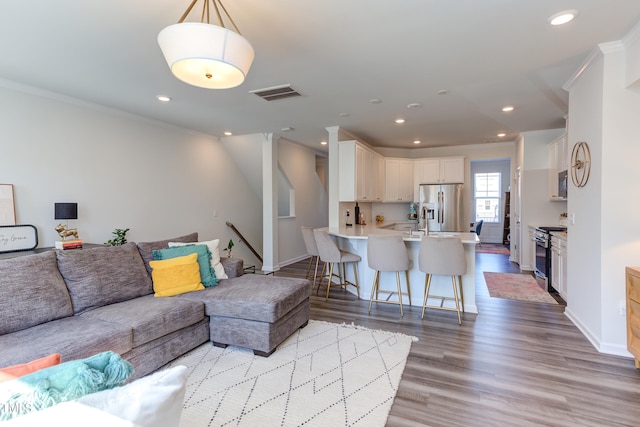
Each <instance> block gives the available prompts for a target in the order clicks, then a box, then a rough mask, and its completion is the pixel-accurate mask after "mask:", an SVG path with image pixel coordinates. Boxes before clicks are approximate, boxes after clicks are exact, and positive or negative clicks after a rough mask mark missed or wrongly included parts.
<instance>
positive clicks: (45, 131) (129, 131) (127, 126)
mask: <svg viewBox="0 0 640 427" xmlns="http://www.w3.org/2000/svg"><path fill="white" fill-rule="evenodd" d="M22 89H23V88H22V87H20V86H17V85H13V84H9V83H7V82H2V87H0V122H1V125H0V156H1V157H0V182H1V183H8V184H14V191H15V201H16V210H17V220H18V223H20V224H33V225H35V226H36V227H37V229H38V233H39V239H40V246H41V247H43V246H52V245H53V242H54V241H55V240H57V239H59V237H58V236H57V234H56V232H55V231H54V230H53V228H54V227H55V225H56V223H57V222H58V221H55V220H54V218H53V205H54V203H55V202H77V203H78V216H79V218H78V220H77V221H72V222H71V224H70V226H77V227H78V229H79V232H80V237H81V238H82V239H83V240H84V241H85V242H88V243H103V242H105V241H106V240H107V239H109V238H111V237H112V236H111V232H112V231H113V230H114V229H115V228H127V227H128V228H130V229H131V231H130V232H129V233H128V235H127V237H128V238H129V240H130V241H149V240H157V239H164V238H170V237H175V236H178V235H181V234H186V233H189V232H192V231H197V232H199V234H200V237H201V239H213V238H221V240H222V242H223V243H225V244H226V241H228V239H229V238H234V240H235V241H236V242H237V239H236V238H235V236H233V235H232V234H231V232H230V230H229V229H228V228H227V226H226V225H225V221H227V220H231V221H232V222H234V223H235V224H236V225H238V226H239V228H240V229H241V230H242V231H243V233H246V236H247V238H248V239H251V240H252V241H256V242H258V243H260V244H261V241H262V239H261V226H260V221H257V222H256V218H255V212H261V203H260V201H259V200H258V199H257V198H256V197H255V194H254V192H253V191H252V189H251V188H250V187H249V185H248V183H247V181H246V180H245V178H244V177H243V175H242V174H241V173H240V171H239V170H238V168H237V167H236V165H235V163H234V162H233V161H232V159H231V157H230V156H229V154H228V152H227V151H226V150H225V148H224V146H223V145H222V144H221V143H220V142H219V141H217V140H215V139H213V138H211V137H207V136H200V135H194V134H191V133H189V132H187V131H185V130H182V129H177V128H173V127H169V126H165V125H162V124H159V123H156V122H151V121H147V120H144V119H141V118H139V117H135V116H131V115H126V114H123V113H118V112H115V111H112V110H108V109H106V108H102V107H98V106H94V105H88V104H82V103H80V102H79V101H74V100H69V99H68V98H64V97H60V96H56V95H52V94H50V93H44V92H38V91H36V90H34V89H29V91H30V92H31V93H27V92H23V91H22ZM234 253H235V254H236V255H237V256H239V257H242V258H245V259H246V260H247V261H248V262H254V261H253V260H252V258H253V256H252V255H251V254H250V253H249V251H248V250H246V248H244V247H243V245H236V247H235V248H234Z"/></svg>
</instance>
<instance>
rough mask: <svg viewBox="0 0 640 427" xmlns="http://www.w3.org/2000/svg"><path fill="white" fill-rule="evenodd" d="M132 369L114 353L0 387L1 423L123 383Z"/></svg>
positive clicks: (52, 368)
mask: <svg viewBox="0 0 640 427" xmlns="http://www.w3.org/2000/svg"><path fill="white" fill-rule="evenodd" d="M131 374H133V367H132V366H131V364H130V363H129V362H127V361H126V360H123V359H122V358H121V357H120V355H118V354H117V353H114V352H112V351H106V352H104V353H99V354H96V355H95V356H91V357H89V358H86V359H81V360H72V361H69V362H65V363H61V364H59V365H56V366H52V367H50V368H45V369H42V370H40V371H36V372H34V373H32V374H29V375H25V376H23V377H20V378H17V379H15V380H12V381H7V382H4V383H2V384H0V420H2V421H5V420H9V419H11V418H14V417H16V416H18V415H23V414H27V413H30V412H34V411H39V410H41V409H44V408H48V407H50V406H53V405H55V404H57V403H60V402H66V401H69V400H73V399H77V398H78V397H80V396H84V395H86V394H89V393H94V392H97V391H101V390H105V389H109V388H113V387H116V386H119V385H121V384H123V383H124V382H125V381H126V379H127V378H129V377H130V376H131Z"/></svg>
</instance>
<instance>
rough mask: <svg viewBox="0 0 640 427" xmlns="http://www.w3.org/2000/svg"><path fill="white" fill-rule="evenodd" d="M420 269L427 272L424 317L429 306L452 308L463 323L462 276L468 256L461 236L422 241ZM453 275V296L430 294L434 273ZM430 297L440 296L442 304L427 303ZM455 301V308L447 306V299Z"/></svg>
mask: <svg viewBox="0 0 640 427" xmlns="http://www.w3.org/2000/svg"><path fill="white" fill-rule="evenodd" d="M419 268H420V271H422V272H423V273H426V277H425V289H424V302H423V304H422V318H423V319H424V311H425V310H426V308H427V307H429V308H435V309H439V310H450V311H455V312H457V313H458V324H459V325H462V319H461V317H460V307H461V306H462V312H464V294H463V292H462V276H463V275H464V274H466V272H467V258H466V257H465V255H464V247H463V246H462V241H461V240H460V238H456V237H427V236H424V237H423V238H422V242H420V254H419ZM434 274H436V275H441V276H451V282H452V285H453V297H451V296H442V295H429V287H430V286H431V276H432V275H434ZM456 277H458V281H459V284H460V298H458V283H456ZM429 298H440V300H441V301H440V305H427V300H428V299H429ZM447 300H449V301H455V308H451V307H445V306H444V302H445V301H447Z"/></svg>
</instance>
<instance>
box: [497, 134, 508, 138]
mask: <svg viewBox="0 0 640 427" xmlns="http://www.w3.org/2000/svg"><path fill="white" fill-rule="evenodd" d="M505 136H507V134H506V133H499V134H498V138H504V137H505Z"/></svg>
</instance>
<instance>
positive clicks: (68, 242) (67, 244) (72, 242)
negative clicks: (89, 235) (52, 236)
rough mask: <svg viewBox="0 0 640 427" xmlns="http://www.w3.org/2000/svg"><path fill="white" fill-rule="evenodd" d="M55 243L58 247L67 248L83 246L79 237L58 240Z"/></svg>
mask: <svg viewBox="0 0 640 427" xmlns="http://www.w3.org/2000/svg"><path fill="white" fill-rule="evenodd" d="M55 243H56V249H62V250H67V249H81V248H82V240H79V239H76V240H63V241H56V242H55Z"/></svg>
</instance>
